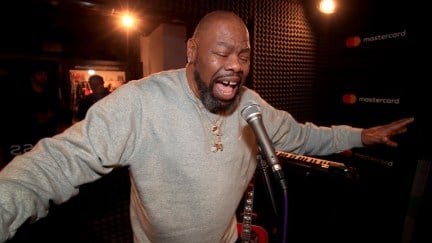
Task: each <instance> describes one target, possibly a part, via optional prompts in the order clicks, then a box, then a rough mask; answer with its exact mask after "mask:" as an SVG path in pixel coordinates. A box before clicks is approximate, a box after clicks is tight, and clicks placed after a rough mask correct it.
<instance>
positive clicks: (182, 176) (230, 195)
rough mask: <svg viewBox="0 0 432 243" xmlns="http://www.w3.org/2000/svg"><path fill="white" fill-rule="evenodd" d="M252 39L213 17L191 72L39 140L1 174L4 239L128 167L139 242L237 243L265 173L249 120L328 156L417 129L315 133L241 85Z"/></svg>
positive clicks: (128, 94)
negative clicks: (254, 110) (251, 191)
mask: <svg viewBox="0 0 432 243" xmlns="http://www.w3.org/2000/svg"><path fill="white" fill-rule="evenodd" d="M250 55H251V50H250V43H249V33H248V30H247V28H246V26H245V24H244V23H243V21H242V19H241V18H239V17H238V16H237V15H235V14H233V13H231V12H225V11H216V12H212V13H210V14H208V15H206V16H205V17H204V18H203V19H202V20H201V21H200V23H199V24H198V26H197V28H196V30H195V33H194V35H193V36H192V38H190V39H189V40H188V42H187V58H188V60H189V62H188V63H187V65H186V68H182V69H178V70H171V71H165V72H161V73H158V74H154V75H151V76H149V77H147V78H144V79H142V80H138V81H131V82H129V83H127V84H125V85H123V86H121V87H120V88H118V89H116V90H115V91H114V92H112V93H111V94H110V95H108V96H106V97H105V98H104V99H102V100H101V101H100V102H97V103H96V104H94V105H93V106H92V107H91V108H90V109H89V110H88V112H87V116H86V118H85V119H84V120H82V121H81V122H78V123H76V124H75V125H73V126H72V127H70V128H69V129H67V130H66V131H65V132H63V133H62V134H60V135H57V136H55V137H52V138H46V139H43V140H42V141H40V142H39V143H38V144H37V146H36V147H35V148H34V149H33V150H32V151H30V152H28V153H26V154H24V155H22V156H19V157H17V158H16V159H15V160H13V161H12V162H11V163H10V164H9V165H8V166H7V167H5V168H4V170H3V171H2V172H1V173H0V205H2V206H1V207H0V215H1V217H0V239H1V241H4V240H6V239H7V238H8V237H11V236H12V235H13V234H14V233H15V231H16V230H17V229H18V228H19V227H20V225H21V224H22V223H23V222H24V221H26V220H27V219H29V218H30V219H32V220H36V219H39V218H41V217H44V216H46V214H47V212H48V205H49V201H50V200H52V201H53V202H55V203H62V202H64V201H66V200H68V199H70V198H71V197H72V196H74V195H76V194H78V187H79V186H80V185H82V184H84V183H88V182H91V181H94V180H96V179H98V178H100V177H101V176H102V175H105V174H108V173H109V172H111V171H112V170H113V168H116V167H119V166H127V167H129V171H130V177H131V202H130V203H131V205H130V215H131V224H132V228H133V233H134V240H135V242H164V243H167V242H175V243H178V242H235V240H236V239H237V229H236V225H237V223H236V215H235V211H236V209H237V207H238V205H239V202H240V200H241V198H242V196H243V193H244V191H245V189H246V188H247V186H248V183H249V181H250V179H251V178H252V175H253V174H254V171H255V168H256V156H257V154H258V152H259V151H258V150H259V149H258V145H257V144H256V137H255V135H254V132H253V130H252V129H251V127H250V126H249V125H248V123H247V122H246V121H245V119H244V118H243V117H242V115H241V110H242V108H243V107H244V106H245V105H246V104H248V103H249V102H250V101H253V102H256V103H257V104H259V106H260V107H261V110H262V117H263V123H264V124H265V128H266V130H267V132H268V135H269V137H270V139H271V141H272V143H273V145H274V148H275V149H276V150H284V151H289V152H292V153H298V154H307V155H324V154H331V153H336V152H340V151H343V150H346V149H349V148H352V147H361V146H372V145H378V144H386V145H388V146H397V143H396V142H395V141H393V140H392V139H391V136H393V135H397V134H400V133H403V132H405V131H406V129H407V125H408V124H409V123H411V122H412V121H413V119H411V118H409V119H402V120H399V121H396V122H394V123H391V124H387V125H383V126H378V127H373V128H370V129H360V128H352V127H349V126H333V127H331V128H330V127H317V126H315V125H313V124H311V123H305V124H300V123H297V122H296V121H295V120H294V119H293V117H292V116H291V115H290V114H289V113H287V112H285V111H282V110H277V109H275V108H273V107H272V106H270V105H269V104H268V103H266V102H265V101H264V100H263V99H262V98H260V96H259V95H258V94H257V93H256V92H254V91H252V90H250V89H247V88H246V87H245V86H243V84H244V82H245V79H246V76H247V75H248V73H249V66H250Z"/></svg>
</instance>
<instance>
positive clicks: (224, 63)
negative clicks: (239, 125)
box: [192, 21, 250, 112]
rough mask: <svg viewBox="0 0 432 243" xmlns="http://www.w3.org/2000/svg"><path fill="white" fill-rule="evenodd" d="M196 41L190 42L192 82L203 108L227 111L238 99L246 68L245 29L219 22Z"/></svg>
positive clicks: (247, 54)
mask: <svg viewBox="0 0 432 243" xmlns="http://www.w3.org/2000/svg"><path fill="white" fill-rule="evenodd" d="M215 26H217V27H216V28H215V29H212V30H209V31H207V32H206V34H205V35H200V37H199V39H194V40H192V41H194V42H195V43H194V44H195V46H196V50H195V51H196V53H195V58H194V61H193V62H192V65H194V78H195V82H196V83H197V86H198V89H199V92H200V96H201V97H200V98H201V100H202V102H203V104H204V106H205V107H206V108H207V109H208V110H210V111H212V112H219V111H227V110H229V109H230V108H232V107H233V106H234V105H235V104H236V101H237V100H238V99H239V92H240V86H241V85H243V84H244V82H245V79H246V77H247V75H248V74H249V68H250V44H249V35H248V32H247V30H245V28H242V26H240V25H238V24H233V23H232V22H228V21H220V23H218V24H217V25H215Z"/></svg>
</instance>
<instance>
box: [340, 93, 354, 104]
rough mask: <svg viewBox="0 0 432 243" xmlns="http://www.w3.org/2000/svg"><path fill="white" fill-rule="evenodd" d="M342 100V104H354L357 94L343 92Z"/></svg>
mask: <svg viewBox="0 0 432 243" xmlns="http://www.w3.org/2000/svg"><path fill="white" fill-rule="evenodd" d="M342 102H343V103H344V104H350V105H351V104H354V103H356V102H357V96H356V95H355V94H344V95H343V96H342Z"/></svg>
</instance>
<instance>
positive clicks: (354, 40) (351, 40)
mask: <svg viewBox="0 0 432 243" xmlns="http://www.w3.org/2000/svg"><path fill="white" fill-rule="evenodd" d="M360 43H361V39H360V37H358V36H353V37H348V38H347V39H346V40H345V45H346V47H348V48H352V47H357V46H359V45H360Z"/></svg>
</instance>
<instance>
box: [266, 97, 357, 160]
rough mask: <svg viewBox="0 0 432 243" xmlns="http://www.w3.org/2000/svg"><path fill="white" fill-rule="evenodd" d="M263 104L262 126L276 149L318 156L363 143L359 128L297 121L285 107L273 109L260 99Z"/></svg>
mask: <svg viewBox="0 0 432 243" xmlns="http://www.w3.org/2000/svg"><path fill="white" fill-rule="evenodd" d="M262 106H263V121H264V126H266V130H267V131H268V133H269V137H270V139H271V140H272V141H273V144H274V147H275V149H276V150H280V151H286V152H291V153H296V154H303V155H311V156H313V155H315V156H321V155H329V154H333V153H338V152H342V151H344V150H348V149H351V148H354V147H363V144H362V142H361V132H362V129H361V128H355V127H351V126H348V125H333V126H317V125H315V124H314V123H311V122H305V123H300V122H298V121H296V120H295V119H294V118H293V117H292V115H291V114H289V113H288V112H287V111H283V110H278V109H275V108H274V107H272V106H270V105H269V104H267V103H266V102H265V101H263V100H262Z"/></svg>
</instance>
